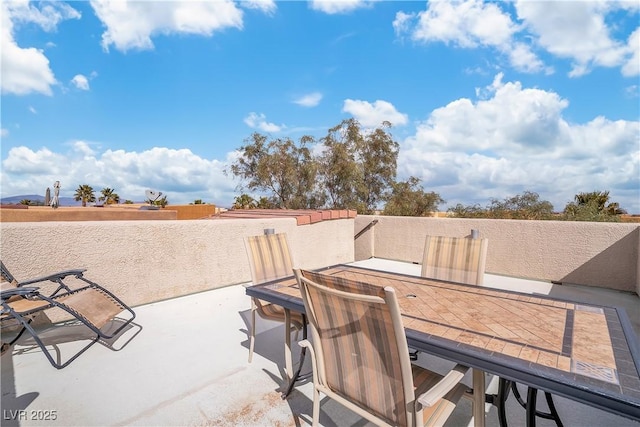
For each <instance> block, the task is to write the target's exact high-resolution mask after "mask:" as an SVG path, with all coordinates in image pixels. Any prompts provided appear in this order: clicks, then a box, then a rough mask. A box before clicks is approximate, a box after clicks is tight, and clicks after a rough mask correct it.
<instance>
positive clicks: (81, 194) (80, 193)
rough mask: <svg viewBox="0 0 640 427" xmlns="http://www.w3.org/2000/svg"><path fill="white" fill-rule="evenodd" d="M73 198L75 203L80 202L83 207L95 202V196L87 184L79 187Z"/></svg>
mask: <svg viewBox="0 0 640 427" xmlns="http://www.w3.org/2000/svg"><path fill="white" fill-rule="evenodd" d="M73 198H74V200H75V201H76V202H79V201H81V200H82V206H83V207H86V206H87V203H93V202H95V201H96V195H95V193H94V191H93V187H91V186H90V185H87V184H82V185H79V186H78V188H77V189H76V194H74V196H73Z"/></svg>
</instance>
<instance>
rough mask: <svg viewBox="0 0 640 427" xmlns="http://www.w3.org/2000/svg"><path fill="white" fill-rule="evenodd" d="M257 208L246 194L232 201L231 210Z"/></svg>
mask: <svg viewBox="0 0 640 427" xmlns="http://www.w3.org/2000/svg"><path fill="white" fill-rule="evenodd" d="M256 207H257V204H256V201H255V200H254V199H253V197H251V196H249V195H248V194H241V195H239V196H237V197H236V198H235V199H234V201H233V206H232V207H231V208H232V209H255V208H256Z"/></svg>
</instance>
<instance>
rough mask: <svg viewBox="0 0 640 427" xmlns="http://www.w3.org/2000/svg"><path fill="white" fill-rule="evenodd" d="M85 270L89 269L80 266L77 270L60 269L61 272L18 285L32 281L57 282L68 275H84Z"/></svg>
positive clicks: (28, 283)
mask: <svg viewBox="0 0 640 427" xmlns="http://www.w3.org/2000/svg"><path fill="white" fill-rule="evenodd" d="M85 271H87V269H86V268H79V269H75V270H65V271H60V272H59V273H55V274H50V275H48V276H42V277H38V278H36V279H29V280H25V281H24V282H20V283H19V284H18V286H24V285H30V284H31V283H38V282H46V281H47V280H50V281H52V282H55V281H56V280H58V279H64V278H65V277H67V276H76V277H78V276H82V273H84V272H85Z"/></svg>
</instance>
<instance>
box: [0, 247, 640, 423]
mask: <svg viewBox="0 0 640 427" xmlns="http://www.w3.org/2000/svg"><path fill="white" fill-rule="evenodd" d="M355 264H356V265H360V266H363V267H370V268H378V269H383V270H388V271H399V272H404V273H409V274H419V272H420V266H418V265H414V264H407V263H400V262H395V261H387V260H380V259H371V260H366V261H361V262H357V263H355ZM485 286H493V287H498V288H504V289H512V290H517V291H521V292H527V293H540V294H550V295H552V296H554V297H558V298H566V299H572V300H579V301H582V302H589V301H592V302H597V303H599V304H604V305H615V306H622V307H625V308H626V310H627V313H628V315H629V317H630V318H631V320H632V323H633V325H634V327H635V329H636V333H640V299H639V298H638V297H637V296H634V295H631V294H628V293H621V292H615V291H605V290H602V289H594V288H584V287H577V286H569V285H562V286H558V285H551V284H549V283H544V282H536V281H531V280H522V279H513V278H505V277H500V276H494V275H486V276H485ZM249 306H250V301H249V298H248V297H247V296H246V295H245V293H244V287H243V286H242V285H235V286H229V287H226V288H222V289H218V290H213V291H208V292H203V293H199V294H195V295H190V296H186V297H181V298H176V299H172V300H167V301H163V302H158V303H154V304H149V305H145V306H140V307H135V311H136V314H137V318H136V320H135V326H134V327H133V328H131V329H130V330H129V331H127V332H126V333H125V334H124V335H123V336H121V337H120V338H119V339H118V340H116V341H115V342H113V343H102V344H103V345H101V344H96V345H95V346H93V347H92V348H90V349H89V350H88V351H87V352H86V353H85V354H83V355H82V356H80V358H79V359H78V360H76V361H74V362H73V363H72V364H71V365H70V366H69V367H67V368H65V369H63V370H56V369H54V368H53V367H51V365H50V364H49V362H48V361H47V360H46V358H45V356H44V355H43V354H42V352H41V351H40V350H39V348H37V347H36V348H32V347H30V346H29V340H28V339H25V338H22V339H21V344H22V345H19V346H16V347H15V348H14V349H13V352H11V351H10V352H7V353H6V354H5V355H3V356H2V357H1V358H0V360H1V368H2V370H1V373H2V377H1V381H2V400H1V401H0V402H1V408H2V422H1V424H2V426H18V425H19V426H30V425H52V426H112V425H144V426H183V425H184V426H186V425H188V426H298V425H305V424H310V420H311V410H312V400H311V396H312V393H311V384H310V383H306V384H304V383H303V384H301V385H299V386H298V387H297V388H296V390H295V391H294V392H293V393H292V395H291V396H290V397H289V399H287V400H282V399H281V398H280V391H279V390H280V387H281V385H282V383H283V381H282V375H283V354H282V352H283V350H282V348H283V326H282V324H281V323H273V322H267V321H264V320H262V319H260V320H259V322H258V326H257V338H256V349H255V350H256V353H255V354H254V358H253V362H252V363H247V354H248V350H247V348H248V340H247V325H248V315H249V310H248V308H249ZM78 333H82V331H81V329H79V328H76V327H74V326H70V327H64V328H56V329H55V330H52V333H50V334H48V335H47V338H48V339H49V340H53V341H54V342H58V343H60V344H59V345H58V347H59V348H60V350H61V351H62V354H63V357H64V355H66V354H69V352H71V351H72V350H73V349H74V348H77V346H78V345H79V344H78V342H74V341H75V340H77V336H78ZM80 344H81V343H80ZM294 351H295V353H294V357H295V354H297V352H298V350H297V349H294ZM418 363H420V364H423V365H425V366H426V365H428V366H429V367H430V368H431V369H435V370H442V371H446V370H447V368H448V367H450V366H452V364H451V363H450V362H447V361H443V360H439V359H436V358H434V357H430V356H428V355H426V354H424V353H421V354H420V358H419V361H418ZM306 364H308V361H307V363H306ZM309 370H310V366H305V369H303V371H304V372H307V371H309ZM468 375H469V374H468ZM491 379H492V378H488V381H487V383H488V384H489V385H488V388H489V389H491V388H492V387H495V381H491ZM465 382H467V384H471V378H470V376H469V378H466V379H465ZM554 400H555V402H556V405H557V407H558V412H559V413H560V416H561V417H562V419H563V421H564V423H565V425H567V426H636V427H637V426H640V423H639V422H635V421H632V420H629V419H626V418H622V417H619V416H616V415H612V414H609V413H607V412H604V411H601V410H598V409H594V408H591V407H588V406H585V405H582V404H579V403H576V402H573V401H570V400H567V399H564V398H561V397H557V396H556V397H555V398H554ZM321 409H322V415H321V418H320V422H321V424H322V425H324V426H363V425H368V424H367V422H366V421H364V420H363V419H362V418H360V417H358V416H357V415H355V414H353V413H352V412H350V411H348V410H346V409H344V408H343V407H341V406H340V405H339V404H337V403H335V402H333V401H327V400H325V401H323V403H322V405H321ZM486 409H487V425H488V426H495V425H497V423H498V422H497V415H496V411H495V408H493V407H492V406H490V405H487V407H486ZM507 414H508V417H509V422H510V425H512V426H522V425H524V410H522V409H521V408H520V407H519V406H518V404H517V403H516V402H515V400H514V399H513V397H512V398H510V399H509V406H508V408H507ZM47 416H48V418H49V419H48V420H43V418H45V417H47ZM54 418H55V419H54ZM472 423H473V420H472V418H471V404H470V402H468V401H464V400H463V402H462V403H461V404H460V405H459V406H458V407H457V408H456V411H455V413H454V415H453V416H452V417H451V418H450V419H449V421H448V423H447V425H449V426H467V425H472ZM538 425H539V426H543V427H544V426H551V425H555V424H554V423H552V422H551V421H549V420H543V419H539V420H538Z"/></svg>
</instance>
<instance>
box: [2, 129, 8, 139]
mask: <svg viewBox="0 0 640 427" xmlns="http://www.w3.org/2000/svg"><path fill="white" fill-rule="evenodd" d="M8 136H9V129H5V128H2V129H0V137H2V138H7V137H8Z"/></svg>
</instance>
